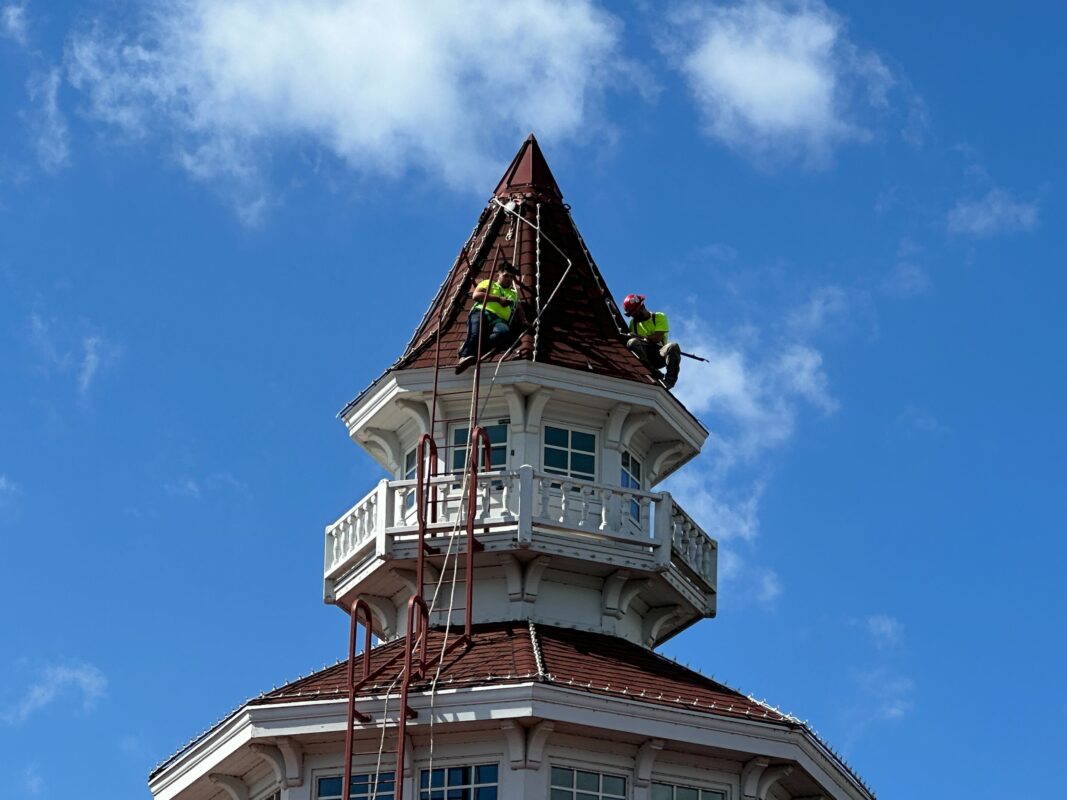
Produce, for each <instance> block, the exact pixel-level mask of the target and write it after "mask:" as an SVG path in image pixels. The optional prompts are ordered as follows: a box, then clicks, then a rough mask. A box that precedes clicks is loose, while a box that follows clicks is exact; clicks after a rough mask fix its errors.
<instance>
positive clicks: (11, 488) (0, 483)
mask: <svg viewBox="0 0 1067 800" xmlns="http://www.w3.org/2000/svg"><path fill="white" fill-rule="evenodd" d="M20 494H22V489H20V488H19V485H18V484H17V483H15V482H14V481H13V480H11V479H10V478H9V477H7V475H5V474H3V473H2V472H0V508H5V507H7V506H9V505H11V503H13V502H14V500H15V498H16V497H18V496H19V495H20Z"/></svg>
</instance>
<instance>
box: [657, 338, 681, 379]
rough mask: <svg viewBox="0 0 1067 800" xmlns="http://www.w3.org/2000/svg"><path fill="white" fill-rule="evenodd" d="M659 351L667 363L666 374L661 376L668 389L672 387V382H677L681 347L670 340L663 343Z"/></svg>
mask: <svg viewBox="0 0 1067 800" xmlns="http://www.w3.org/2000/svg"><path fill="white" fill-rule="evenodd" d="M659 353H660V355H661V356H662V357H663V360H664V362H666V365H667V374H666V375H665V376H664V378H663V385H664V386H666V387H667V388H668V389H673V388H674V384H676V383H678V370H679V368H680V367H681V365H682V348H681V347H680V346H679V345H678V342H671V343H669V344H665V345H664V346H663V349H661V350H660V351H659Z"/></svg>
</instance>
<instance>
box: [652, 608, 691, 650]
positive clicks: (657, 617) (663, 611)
mask: <svg viewBox="0 0 1067 800" xmlns="http://www.w3.org/2000/svg"><path fill="white" fill-rule="evenodd" d="M684 614H685V609H684V608H682V607H681V606H679V605H673V606H657V607H655V608H650V609H649V610H648V614H646V615H645V622H644V631H643V633H644V636H645V643H646V644H647V645H648V646H649V647H654V646H655V644H656V642H657V641H659V637H660V635H661V634H662V633H663V629H664V628H666V627H667V625H669V624H670V623H671V622H673V621H674V620H676V619H678V618H680V617H682V616H683V615H684Z"/></svg>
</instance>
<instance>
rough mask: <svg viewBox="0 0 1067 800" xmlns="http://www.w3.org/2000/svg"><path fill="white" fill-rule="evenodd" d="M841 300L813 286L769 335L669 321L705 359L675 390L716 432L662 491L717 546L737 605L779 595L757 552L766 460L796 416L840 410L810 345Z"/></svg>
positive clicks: (677, 318) (681, 317)
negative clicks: (700, 453) (699, 454)
mask: <svg viewBox="0 0 1067 800" xmlns="http://www.w3.org/2000/svg"><path fill="white" fill-rule="evenodd" d="M846 298H847V294H846V293H841V292H838V291H837V290H835V289H834V288H833V287H826V288H824V289H819V290H817V291H815V292H813V293H812V294H811V296H810V297H809V299H808V300H807V301H805V302H804V303H802V304H800V305H798V306H795V307H794V308H792V309H790V310H788V311H787V312H786V313H785V314H783V315H782V317H783V319H784V320H785V321H784V322H782V323H779V324H777V325H771V326H769V328H768V329H767V330H758V329H756V328H755V327H754V326H752V325H751V324H748V325H744V326H740V327H737V328H734V329H723V330H719V329H716V328H713V327H711V326H710V325H709V324H708V323H707V322H706V320H705V318H695V317H692V316H687V315H685V314H684V313H672V314H671V319H672V320H673V323H672V336H673V337H674V338H676V339H678V340H679V341H682V342H684V343H685V347H686V349H687V350H690V351H692V352H696V353H698V354H700V355H702V356H704V357H706V358H708V359H709V362H710V363H708V364H700V365H694V366H692V367H690V368H687V369H684V370H683V371H682V376H681V380H680V381H679V384H678V387H677V389H676V390H675V393H676V394H677V396H678V397H679V399H680V400H681V401H682V402H683V403H685V405H686V407H687V408H689V409H690V410H691V411H693V412H694V413H696V414H698V415H701V416H704V415H706V416H707V417H709V418H712V419H714V420H715V425H714V426H713V429H712V433H711V434H710V435H709V438H708V442H707V444H706V446H705V451H706V455H705V456H704V458H703V459H701V460H700V461H697V462H694V463H692V464H689V465H687V466H686V467H685V469H682V470H679V472H678V473H677V474H675V475H673V476H672V477H671V478H670V479H669V480H668V481H667V488H668V489H670V491H671V492H672V493H673V494H674V495H675V496H676V497H677V498H678V500H679V502H680V503H681V504H682V506H683V507H684V508H686V510H687V511H689V512H690V513H691V514H693V515H694V517H695V518H696V519H698V520H700V521H701V524H702V525H704V526H705V528H706V529H707V530H708V532H709V533H710V534H711V535H712V536H714V537H716V538H717V539H718V540H719V541H720V546H721V553H720V577H721V578H722V579H723V581H724V582H729V583H730V585H731V591H732V592H733V593H734V594H733V595H732V596H733V597H735V598H739V599H741V601H742V602H748V601H750V602H753V603H756V604H758V605H762V606H765V607H769V606H773V605H774V602H775V601H776V600H777V598H778V597H779V596H780V595H781V594H782V592H783V590H784V587H783V582H782V580H781V578H780V576H779V574H778V573H777V571H775V570H774V569H772V568H770V567H767V566H765V565H761V564H759V563H758V561H759V559H758V556H756V555H755V541H756V539H757V537H758V535H759V532H760V522H759V508H760V500H761V497H762V495H763V493H764V489H765V487H766V483H767V481H768V480H769V475H770V472H771V471H772V465H771V460H770V458H769V457H770V455H771V454H772V453H774V452H776V451H778V450H779V449H780V448H782V447H784V446H785V445H786V444H787V443H788V442H789V441H790V439H791V438H792V437H793V435H794V432H795V429H796V422H797V417H798V415H799V414H800V412H801V411H802V409H804V408H809V409H814V410H815V411H817V412H819V413H821V414H822V415H831V414H834V413H835V412H836V411H837V409H838V407H839V403H838V401H837V399H836V398H835V397H834V396H833V394H832V392H831V390H830V383H829V378H828V376H827V374H826V370H825V367H824V364H823V354H822V352H821V351H820V350H819V349H818V348H816V347H815V346H814V345H813V344H812V343H811V340H810V338H811V337H813V336H815V335H816V334H817V333H818V332H819V331H821V330H822V329H823V328H824V327H826V326H827V325H829V324H830V323H831V321H834V320H836V319H838V318H839V317H841V316H843V315H845V314H846V313H847V311H848V309H847V308H846V307H845V305H846V304H847V300H846Z"/></svg>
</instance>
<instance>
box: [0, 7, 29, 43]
mask: <svg viewBox="0 0 1067 800" xmlns="http://www.w3.org/2000/svg"><path fill="white" fill-rule="evenodd" d="M0 38H4V39H10V40H11V41H13V42H15V43H16V44H20V45H22V46H23V47H25V46H26V45H27V44H29V41H30V34H29V20H28V19H27V17H26V4H25V3H7V4H6V5H3V6H0Z"/></svg>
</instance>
